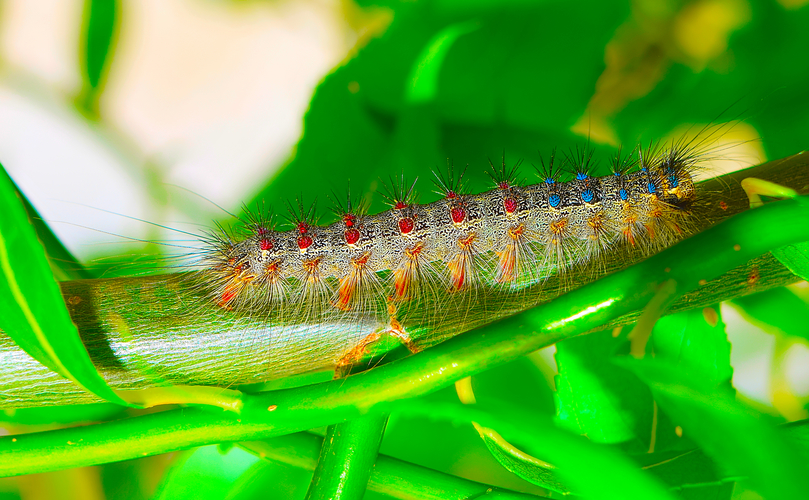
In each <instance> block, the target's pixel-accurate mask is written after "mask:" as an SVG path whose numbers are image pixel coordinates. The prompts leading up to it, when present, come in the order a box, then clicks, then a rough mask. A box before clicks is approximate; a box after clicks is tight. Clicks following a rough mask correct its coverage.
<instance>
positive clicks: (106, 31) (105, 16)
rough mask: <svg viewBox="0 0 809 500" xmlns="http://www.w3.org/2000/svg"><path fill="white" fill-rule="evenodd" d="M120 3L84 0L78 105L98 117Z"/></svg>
mask: <svg viewBox="0 0 809 500" xmlns="http://www.w3.org/2000/svg"><path fill="white" fill-rule="evenodd" d="M119 10H120V5H119V0H85V3H84V15H83V18H82V40H81V48H80V60H81V69H82V80H83V85H82V90H81V94H80V95H79V97H78V103H79V106H80V107H81V108H83V110H84V111H86V112H88V113H90V114H91V115H92V116H97V115H98V97H99V94H100V92H101V89H102V87H103V83H104V79H105V78H104V77H105V76H106V73H107V70H108V68H109V63H110V59H111V56H112V50H113V47H114V41H115V31H116V28H117V17H118V11H119Z"/></svg>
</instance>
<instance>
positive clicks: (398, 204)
mask: <svg viewBox="0 0 809 500" xmlns="http://www.w3.org/2000/svg"><path fill="white" fill-rule="evenodd" d="M393 208H395V209H396V210H402V209H404V208H407V203H405V202H403V201H397V202H396V205H394V206H393Z"/></svg>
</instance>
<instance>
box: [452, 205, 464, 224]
mask: <svg viewBox="0 0 809 500" xmlns="http://www.w3.org/2000/svg"><path fill="white" fill-rule="evenodd" d="M449 215H450V216H451V217H452V222H454V223H456V224H460V223H461V222H463V221H464V219H466V210H464V209H463V208H461V207H452V208H451V209H450V211H449Z"/></svg>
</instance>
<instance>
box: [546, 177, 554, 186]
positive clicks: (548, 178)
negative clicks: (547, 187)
mask: <svg viewBox="0 0 809 500" xmlns="http://www.w3.org/2000/svg"><path fill="white" fill-rule="evenodd" d="M555 182H556V181H555V180H553V179H551V178H550V177H546V178H545V184H553V183H555Z"/></svg>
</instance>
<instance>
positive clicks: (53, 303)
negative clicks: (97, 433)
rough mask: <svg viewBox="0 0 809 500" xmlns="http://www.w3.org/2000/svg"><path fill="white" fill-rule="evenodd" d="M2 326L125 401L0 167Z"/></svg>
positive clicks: (33, 352)
mask: <svg viewBox="0 0 809 500" xmlns="http://www.w3.org/2000/svg"><path fill="white" fill-rule="evenodd" d="M0 213H2V214H3V217H0V272H2V279H0V310H2V311H3V314H0V330H2V331H4V332H5V333H6V334H8V335H9V336H10V337H11V338H12V339H13V340H14V341H15V342H16V343H17V345H19V346H20V347H21V348H22V349H23V350H25V352H27V353H28V354H29V355H30V356H31V357H33V358H34V359H36V360H37V361H39V362H40V363H42V364H43V365H45V366H47V367H48V368H50V369H51V370H54V371H56V372H57V373H59V374H61V375H63V376H65V377H68V378H71V379H73V380H75V381H76V382H77V383H78V384H80V385H81V386H83V387H84V388H86V389H87V390H89V391H91V392H93V393H94V394H96V395H98V396H99V397H101V398H104V399H106V400H107V401H110V402H114V403H118V404H126V402H125V401H124V400H123V399H121V398H120V397H118V396H117V395H116V394H115V392H113V390H112V389H110V388H109V386H107V384H106V382H105V381H104V379H102V378H101V376H100V375H99V374H98V372H97V371H96V369H95V366H93V363H92V361H91V360H90V356H89V355H88V354H87V350H86V349H85V347H84V344H82V342H81V338H80V337H79V333H78V331H77V330H76V326H75V325H74V324H73V323H72V322H71V319H70V315H69V314H68V311H67V308H66V307H65V303H64V300H63V299H62V294H61V292H60V290H59V286H58V285H57V284H56V281H54V279H53V273H51V270H50V267H49V264H48V260H47V258H46V257H45V252H44V250H43V249H42V245H41V244H40V242H39V241H38V240H37V237H36V234H35V232H34V229H33V227H32V226H31V223H30V221H29V220H28V217H27V215H26V213H25V209H24V208H23V206H22V203H21V201H20V199H19V198H18V197H17V195H16V192H15V189H14V184H13V183H12V182H11V179H10V178H9V177H8V175H7V174H6V172H5V170H4V169H2V166H0Z"/></svg>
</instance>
